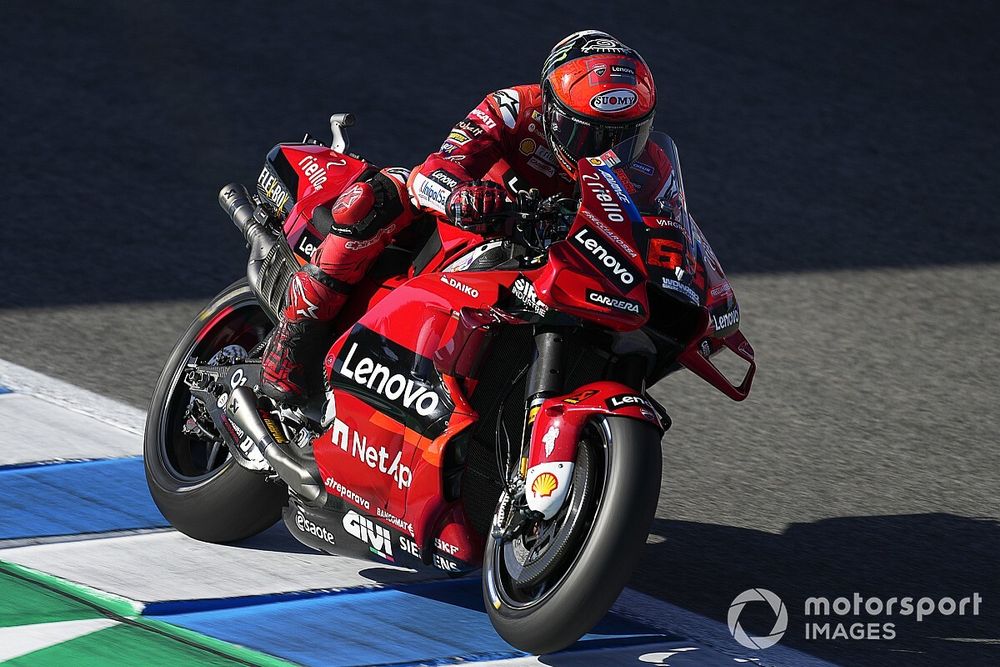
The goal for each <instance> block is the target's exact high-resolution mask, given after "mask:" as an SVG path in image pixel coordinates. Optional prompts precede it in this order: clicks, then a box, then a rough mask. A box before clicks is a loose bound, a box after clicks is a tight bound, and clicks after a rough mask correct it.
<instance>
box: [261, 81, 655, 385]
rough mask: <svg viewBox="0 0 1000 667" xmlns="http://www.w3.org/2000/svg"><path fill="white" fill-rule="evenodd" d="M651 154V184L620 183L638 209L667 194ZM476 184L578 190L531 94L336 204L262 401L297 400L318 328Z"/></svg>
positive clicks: (512, 94)
mask: <svg viewBox="0 0 1000 667" xmlns="http://www.w3.org/2000/svg"><path fill="white" fill-rule="evenodd" d="M648 149H649V150H647V151H646V153H645V154H644V158H643V159H645V160H646V161H647V162H649V163H651V164H648V165H645V166H646V167H648V172H649V176H650V178H649V179H644V180H646V182H643V183H638V182H634V180H633V181H629V182H627V183H626V187H627V188H628V189H629V190H631V191H632V192H631V194H632V196H633V198H634V199H636V200H637V203H641V202H643V201H652V200H655V199H669V198H670V197H671V196H672V195H673V194H674V193H673V192H671V183H672V182H674V181H675V179H672V178H671V175H672V169H671V165H670V161H669V159H668V158H667V157H666V155H665V154H663V152H662V151H660V150H659V148H658V147H657V146H653V145H650V146H649V147H648ZM478 179H482V180H486V181H495V182H497V183H500V184H502V185H503V186H504V187H505V189H506V190H507V193H508V196H510V197H511V198H512V199H513V198H514V195H516V193H517V192H518V191H519V190H528V189H530V188H537V189H538V190H539V192H540V195H541V196H542V197H548V196H551V195H556V194H561V195H567V196H568V195H570V194H572V192H573V190H574V188H575V187H576V181H575V179H573V178H572V177H570V176H569V175H568V174H567V173H566V172H565V171H564V170H563V169H562V168H561V167H560V166H559V165H558V163H557V162H556V158H555V156H554V154H553V153H552V151H551V149H550V148H549V146H548V142H547V141H546V138H545V134H544V130H543V127H542V95H541V88H540V86H539V85H538V84H531V85H524V86H515V87H513V88H505V89H503V90H498V91H496V92H494V93H490V94H489V95H487V96H486V98H485V99H484V100H483V101H482V102H480V103H479V105H478V106H476V107H475V108H474V109H473V110H472V111H471V112H469V114H468V115H467V116H466V117H465V118H463V119H462V120H460V121H458V123H457V124H456V125H455V126H454V128H453V129H452V130H451V132H450V133H449V134H448V137H447V138H446V139H445V141H444V143H442V144H441V147H440V148H439V149H438V151H437V152H436V153H432V154H431V155H430V156H429V157H428V158H427V159H426V160H425V161H424V163H423V164H422V165H420V166H418V167H417V168H415V169H414V170H413V171H412V173H408V172H407V170H406V169H403V168H399V167H392V168H388V169H382V170H381V171H378V172H376V173H373V174H371V175H369V176H367V177H366V178H363V179H362V180H360V181H358V182H357V183H355V184H353V185H352V186H351V187H349V188H348V189H347V190H345V191H344V192H343V193H342V194H341V195H340V197H338V199H337V200H336V202H335V203H334V204H333V208H332V213H333V219H334V224H333V226H332V227H331V231H330V234H328V235H327V237H326V238H325V239H324V240H323V242H322V243H321V244H320V245H319V247H318V248H317V249H316V251H315V252H314V253H313V255H312V257H311V262H310V264H307V265H306V266H304V267H303V269H302V270H301V271H299V272H298V273H296V274H295V276H294V277H293V279H292V281H291V284H290V286H289V293H288V296H287V299H286V305H285V308H284V312H283V318H282V322H281V323H280V324H279V327H278V331H277V332H276V334H275V336H274V337H273V338H272V339H271V342H270V343H269V344H268V346H267V348H266V349H265V352H264V359H263V390H264V393H265V394H267V395H269V396H271V397H272V398H274V399H275V400H278V401H281V402H286V403H291V402H294V400H295V399H298V398H300V397H301V395H302V394H303V393H304V392H303V389H304V386H303V385H304V381H303V380H302V379H301V378H299V377H297V376H301V374H302V373H303V368H302V367H303V366H308V365H310V364H311V363H312V360H314V359H315V358H316V356H317V354H318V353H317V352H316V351H314V349H312V348H316V347H318V346H320V345H322V344H323V343H324V341H325V340H326V339H327V335H325V334H327V333H328V329H329V327H328V326H327V327H324V326H322V325H323V324H328V323H329V322H330V321H331V320H333V319H334V317H336V315H337V313H338V312H339V311H340V308H341V306H342V305H343V304H344V302H346V300H347V299H348V296H349V294H350V291H351V288H352V287H353V286H354V285H355V284H357V283H358V282H359V281H360V280H361V279H362V278H363V277H364V275H365V273H366V272H367V271H368V269H369V268H370V267H371V265H372V264H373V263H374V261H375V260H376V259H377V258H378V256H379V254H380V253H381V252H382V251H383V250H384V249H385V247H386V246H387V245H388V244H389V243H390V242H391V241H392V239H393V238H394V237H395V236H396V235H398V234H399V233H400V232H402V231H403V230H404V229H405V228H406V227H407V226H408V225H409V224H410V223H411V222H412V221H413V219H414V218H415V217H416V215H417V214H418V213H419V212H421V211H428V212H433V213H435V214H439V215H440V214H444V213H445V203H446V202H447V201H448V197H449V196H450V194H451V193H452V191H453V190H454V189H455V188H457V187H458V186H459V185H462V184H466V183H468V182H470V181H473V180H478ZM404 181H405V184H404ZM317 364H318V361H317Z"/></svg>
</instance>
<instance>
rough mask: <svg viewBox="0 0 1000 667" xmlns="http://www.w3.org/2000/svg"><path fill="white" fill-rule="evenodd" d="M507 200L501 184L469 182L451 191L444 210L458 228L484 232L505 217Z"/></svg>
mask: <svg viewBox="0 0 1000 667" xmlns="http://www.w3.org/2000/svg"><path fill="white" fill-rule="evenodd" d="M506 198H507V193H506V190H504V187H503V186H502V185H500V184H499V183H495V182H493V181H479V180H476V181H469V182H467V183H461V184H459V185H457V186H456V187H455V189H454V190H452V191H451V195H449V196H448V201H446V202H445V207H444V208H445V211H446V212H447V213H448V219H449V220H451V222H452V224H453V225H455V226H456V227H458V228H460V229H465V230H467V231H473V232H484V231H486V230H488V229H489V228H490V226H491V225H492V224H493V223H494V222H496V221H497V219H498V218H499V217H501V216H502V215H503V212H504V211H503V207H504V202H505V201H506Z"/></svg>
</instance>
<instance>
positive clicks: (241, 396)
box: [226, 386, 326, 507]
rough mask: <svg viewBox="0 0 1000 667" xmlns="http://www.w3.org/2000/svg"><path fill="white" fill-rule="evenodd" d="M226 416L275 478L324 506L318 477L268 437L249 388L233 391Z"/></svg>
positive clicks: (268, 432) (270, 436)
mask: <svg viewBox="0 0 1000 667" xmlns="http://www.w3.org/2000/svg"><path fill="white" fill-rule="evenodd" d="M226 415H227V416H228V417H229V419H231V420H232V422H233V423H234V424H236V425H237V426H239V427H240V430H241V431H243V433H244V434H246V435H247V436H249V438H250V439H251V440H253V442H254V443H255V444H256V445H257V448H258V449H260V453H261V454H263V455H264V458H265V459H267V462H268V463H270V464H271V467H272V468H274V471H275V472H276V473H278V477H280V478H281V479H282V480H284V482H285V484H287V485H288V487H289V488H290V489H292V490H293V491H294V492H295V493H297V494H298V495H300V496H302V497H303V498H304V499H305V500H306V501H308V502H310V503H315V504H316V505H318V506H320V507H322V506H323V505H324V504H325V503H326V487H325V486H323V481H322V480H321V479H320V478H319V475H318V474H317V473H315V472H312V471H310V470H309V469H308V468H307V467H306V466H304V465H302V464H301V463H299V462H298V461H296V460H295V458H293V457H292V455H291V454H289V453H288V452H287V451H286V450H285V448H284V447H282V446H281V445H280V444H278V442H277V441H276V440H275V439H274V436H273V435H271V432H270V431H268V430H267V427H266V426H265V425H264V420H262V419H261V418H260V414H259V413H258V412H257V397H256V396H254V393H253V391H251V390H250V388H249V387H246V386H243V387H239V388H237V389H235V390H233V393H232V395H231V396H230V397H229V402H228V403H227V404H226Z"/></svg>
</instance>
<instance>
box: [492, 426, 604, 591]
mask: <svg viewBox="0 0 1000 667" xmlns="http://www.w3.org/2000/svg"><path fill="white" fill-rule="evenodd" d="M587 431H588V436H589V437H588V436H585V437H584V438H583V440H582V441H581V443H580V448H581V449H582V448H583V447H587V446H590V447H592V450H591V453H592V460H591V462H590V465H591V467H592V468H593V474H592V475H591V476H590V480H591V483H592V484H593V488H590V489H583V490H581V489H579V488H578V480H577V475H576V472H577V470H574V480H573V488H571V489H570V491H569V493H570V495H569V497H568V498H567V499H566V502H565V503H564V505H563V508H562V509H561V510H560V512H559V513H558V514H556V516H555V517H553V518H552V519H551V520H550V521H549V522H546V523H548V524H550V525H548V526H546V528H547V529H548V531H549V534H550V535H553V534H556V535H557V534H558V532H559V531H567V530H568V531H572V530H573V529H574V527H576V528H577V530H578V534H577V535H575V536H573V538H572V540H571V541H569V542H563V543H562V545H561V546H562V549H563V553H562V554H561V556H559V560H558V562H555V563H551V564H550V565H549V567H548V568H547V569H546V571H545V572H544V576H539V575H537V574H536V575H535V576H529V577H527V578H524V577H523V576H522V575H523V570H524V569H525V563H523V562H521V561H520V560H519V559H518V555H517V551H518V547H517V546H516V545H514V544H512V542H513V541H514V540H511V541H504V540H501V539H494V540H492V554H491V556H492V557H491V559H490V570H489V572H487V573H486V574H487V577H488V581H487V585H489V586H490V588H491V589H492V590H493V591H494V592H495V593H496V595H497V598H498V599H499V600H500V601H502V602H503V604H505V605H506V606H507V607H509V608H512V609H516V610H522V609H529V608H531V607H534V606H536V605H539V604H542V603H543V602H545V601H546V600H548V599H549V598H550V597H551V596H552V595H553V594H554V593H555V591H556V590H558V589H559V587H560V586H561V585H562V583H563V582H564V581H565V580H566V577H567V575H568V574H569V573H570V572H571V571H572V570H573V567H574V565H575V564H576V562H577V560H578V559H579V557H580V554H581V553H582V551H583V549H584V547H585V546H586V544H587V542H588V541H589V539H590V535H591V533H592V531H593V526H594V521H595V520H596V517H597V516H598V515H599V512H600V508H601V505H602V504H603V501H604V492H605V489H606V488H607V461H608V457H607V444H608V441H609V439H610V434H608V433H607V432H606V429H605V428H594V427H593V426H592V425H591V426H588V429H587ZM577 461H578V462H579V461H580V457H579V455H578V457H577ZM581 498H582V500H581ZM576 503H579V505H576ZM574 515H575V516H574ZM574 520H576V521H577V522H579V523H577V524H576V526H574V525H573V524H572V523H571V522H572V521H574ZM516 539H517V538H515V540H516ZM523 546H524V547H527V546H528V545H523ZM558 546H559V544H558V543H557V538H556V537H553V539H552V540H551V541H550V544H549V548H550V549H552V548H558ZM511 558H514V559H515V560H514V562H513V563H512V562H511V561H510V559H511ZM539 560H540V559H539ZM534 562H535V563H537V562H538V560H536V561H534ZM528 565H530V564H528ZM519 578H522V580H524V581H526V582H527V585H523V586H522V585H518V582H517V580H518V579H519Z"/></svg>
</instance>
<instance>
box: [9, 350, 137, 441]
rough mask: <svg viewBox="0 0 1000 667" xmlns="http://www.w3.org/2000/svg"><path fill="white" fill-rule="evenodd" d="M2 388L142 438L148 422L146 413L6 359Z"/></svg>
mask: <svg viewBox="0 0 1000 667" xmlns="http://www.w3.org/2000/svg"><path fill="white" fill-rule="evenodd" d="M0 386H3V387H7V388H9V389H13V390H14V391H16V392H18V393H20V394H31V395H33V396H37V397H38V398H41V399H42V400H45V401H48V402H50V403H55V404H57V405H61V406H62V407H64V408H66V409H68V410H72V411H73V412H77V413H79V414H83V415H87V416H89V417H93V418H94V419H97V420H98V421H102V422H104V423H106V424H110V425H112V426H117V427H118V428H120V429H122V430H125V431H128V432H129V433H134V434H136V435H140V436H141V435H142V430H143V424H144V423H145V421H146V413H145V412H144V411H142V410H139V409H138V408H133V407H132V406H131V405H125V404H124V403H121V402H119V401H116V400H113V399H110V398H108V397H106V396H101V395H100V394H96V393H94V392H92V391H88V390H86V389H82V388H80V387H77V386H75V385H72V384H70V383H68V382H63V381H62V380H57V379H55V378H52V377H49V376H47V375H43V374H41V373H38V372H36V371H33V370H31V369H30V368H25V367H24V366H18V365H17V364H14V363H11V362H9V361H5V360H3V359H0Z"/></svg>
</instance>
